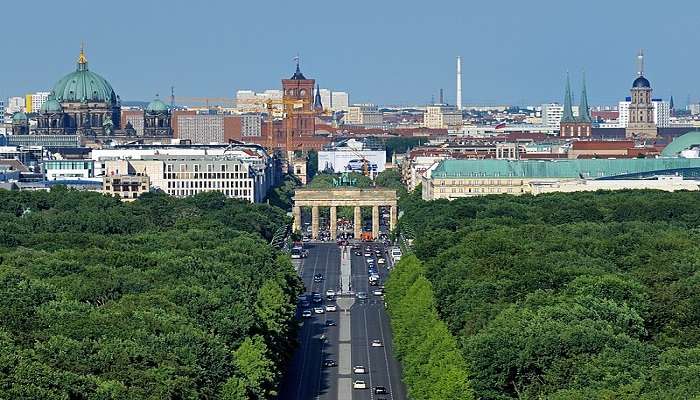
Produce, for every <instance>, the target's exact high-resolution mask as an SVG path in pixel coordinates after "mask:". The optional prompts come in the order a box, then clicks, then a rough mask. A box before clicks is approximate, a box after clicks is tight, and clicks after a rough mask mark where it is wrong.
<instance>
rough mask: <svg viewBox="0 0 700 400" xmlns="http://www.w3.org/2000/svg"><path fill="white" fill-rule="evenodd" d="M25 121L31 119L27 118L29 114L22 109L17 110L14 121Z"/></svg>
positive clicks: (13, 117)
mask: <svg viewBox="0 0 700 400" xmlns="http://www.w3.org/2000/svg"><path fill="white" fill-rule="evenodd" d="M25 121H29V118H27V114H25V113H23V112H22V111H20V112H16V113H14V114H13V115H12V123H17V122H25Z"/></svg>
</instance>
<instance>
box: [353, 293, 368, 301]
mask: <svg viewBox="0 0 700 400" xmlns="http://www.w3.org/2000/svg"><path fill="white" fill-rule="evenodd" d="M355 296H356V297H357V298H358V299H360V300H364V299H366V298H367V293H365V292H357V294H356V295H355Z"/></svg>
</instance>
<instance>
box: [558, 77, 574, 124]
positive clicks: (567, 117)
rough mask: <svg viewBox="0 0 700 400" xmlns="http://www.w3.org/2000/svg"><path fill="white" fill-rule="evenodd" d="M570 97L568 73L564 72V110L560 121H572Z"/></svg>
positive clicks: (572, 113)
mask: <svg viewBox="0 0 700 400" xmlns="http://www.w3.org/2000/svg"><path fill="white" fill-rule="evenodd" d="M571 103H572V99H571V83H569V74H568V73H567V74H566V91H565V93H564V112H563V114H562V116H561V122H574V121H575V120H576V119H575V118H574V111H573V109H572V105H571Z"/></svg>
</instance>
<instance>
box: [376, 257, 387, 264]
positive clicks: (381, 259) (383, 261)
mask: <svg viewBox="0 0 700 400" xmlns="http://www.w3.org/2000/svg"><path fill="white" fill-rule="evenodd" d="M384 263H386V261H385V260H384V259H383V258H380V259H378V260H377V264H384Z"/></svg>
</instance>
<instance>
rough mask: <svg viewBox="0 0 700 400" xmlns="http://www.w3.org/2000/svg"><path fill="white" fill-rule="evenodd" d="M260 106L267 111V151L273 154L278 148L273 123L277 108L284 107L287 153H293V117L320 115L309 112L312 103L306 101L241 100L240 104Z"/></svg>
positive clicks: (283, 116)
mask: <svg viewBox="0 0 700 400" xmlns="http://www.w3.org/2000/svg"><path fill="white" fill-rule="evenodd" d="M243 104H245V105H258V106H261V107H260V108H264V109H265V110H267V118H268V129H269V132H268V135H267V145H266V147H267V149H268V151H270V152H272V151H274V149H275V148H276V147H277V143H276V142H275V140H274V139H275V135H274V122H273V114H274V110H275V108H276V106H279V105H281V106H282V110H283V113H282V118H283V121H284V122H283V123H284V130H285V146H286V148H287V151H292V127H291V121H292V118H291V117H292V116H297V115H314V116H315V115H316V114H318V113H317V112H316V111H313V110H311V111H307V110H305V109H304V108H305V106H306V105H308V104H311V102H310V101H308V100H306V99H241V101H240V102H239V105H243Z"/></svg>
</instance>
